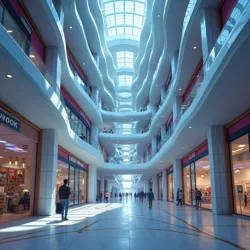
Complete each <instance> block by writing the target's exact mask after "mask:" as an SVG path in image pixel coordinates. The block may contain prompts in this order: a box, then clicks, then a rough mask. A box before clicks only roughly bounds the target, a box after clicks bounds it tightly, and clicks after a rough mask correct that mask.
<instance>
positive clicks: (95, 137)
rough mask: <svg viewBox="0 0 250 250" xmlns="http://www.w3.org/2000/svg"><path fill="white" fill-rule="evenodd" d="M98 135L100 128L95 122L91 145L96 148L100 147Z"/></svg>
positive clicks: (92, 129) (92, 128)
mask: <svg viewBox="0 0 250 250" xmlns="http://www.w3.org/2000/svg"><path fill="white" fill-rule="evenodd" d="M98 135H99V130H98V127H97V125H96V124H93V125H92V127H91V145H92V146H93V147H94V148H98Z"/></svg>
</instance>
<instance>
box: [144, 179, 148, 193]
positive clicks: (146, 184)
mask: <svg viewBox="0 0 250 250" xmlns="http://www.w3.org/2000/svg"><path fill="white" fill-rule="evenodd" d="M145 192H146V193H148V192H149V182H148V181H146V182H145Z"/></svg>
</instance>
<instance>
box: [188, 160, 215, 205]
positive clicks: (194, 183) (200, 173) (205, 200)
mask: <svg viewBox="0 0 250 250" xmlns="http://www.w3.org/2000/svg"><path fill="white" fill-rule="evenodd" d="M210 178H211V177H210V166H209V157H208V156H205V157H202V158H201V159H199V160H197V161H195V162H192V163H191V164H190V165H187V166H186V167H184V168H183V191H184V203H185V204H188V205H193V206H195V205H196V201H195V189H196V188H197V189H199V190H200V191H201V193H202V200H201V204H202V207H203V208H208V209H212V197H211V180H210Z"/></svg>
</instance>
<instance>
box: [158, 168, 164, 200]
mask: <svg viewBox="0 0 250 250" xmlns="http://www.w3.org/2000/svg"><path fill="white" fill-rule="evenodd" d="M157 177H158V200H162V198H163V193H162V189H163V186H162V172H161V173H159V174H158V175H157Z"/></svg>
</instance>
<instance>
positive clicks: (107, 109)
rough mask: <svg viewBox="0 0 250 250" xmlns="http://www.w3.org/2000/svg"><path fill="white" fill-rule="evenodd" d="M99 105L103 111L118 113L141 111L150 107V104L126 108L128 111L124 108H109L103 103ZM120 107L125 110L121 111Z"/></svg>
mask: <svg viewBox="0 0 250 250" xmlns="http://www.w3.org/2000/svg"><path fill="white" fill-rule="evenodd" d="M99 107H100V108H101V109H102V110H104V111H109V112H118V113H123V112H143V111H147V110H150V109H151V107H150V105H148V106H145V107H143V108H128V109H130V111H126V109H125V108H110V107H107V106H105V105H99ZM122 109H125V110H124V111H123V110H122Z"/></svg>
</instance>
